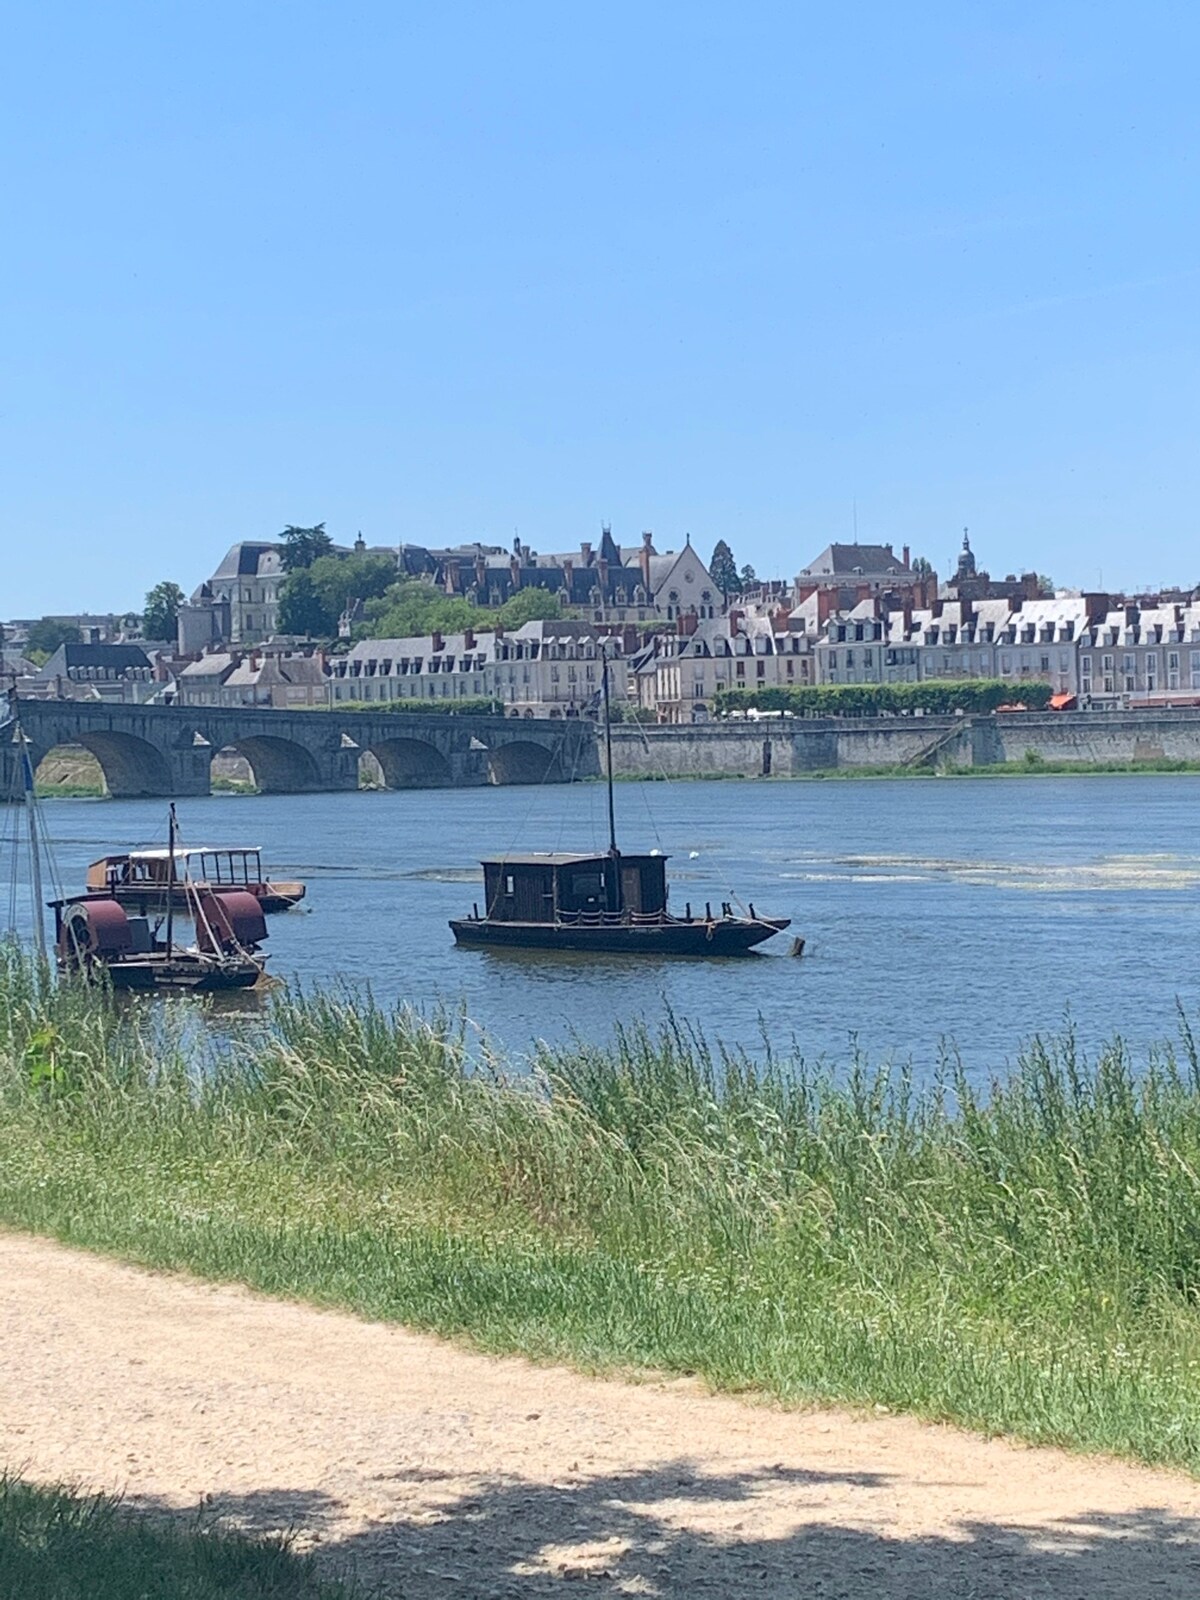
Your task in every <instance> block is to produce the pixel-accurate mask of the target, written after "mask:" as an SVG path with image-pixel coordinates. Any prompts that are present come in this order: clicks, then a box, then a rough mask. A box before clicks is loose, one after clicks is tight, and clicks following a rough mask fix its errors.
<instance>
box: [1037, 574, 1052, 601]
mask: <svg viewBox="0 0 1200 1600" xmlns="http://www.w3.org/2000/svg"><path fill="white" fill-rule="evenodd" d="M1038 596H1039V598H1040V599H1042V600H1053V599H1054V579H1053V578H1052V577H1050V575H1049V574H1048V573H1045V572H1039V573H1038Z"/></svg>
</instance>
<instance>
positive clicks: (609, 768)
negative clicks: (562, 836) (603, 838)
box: [600, 640, 619, 856]
mask: <svg viewBox="0 0 1200 1600" xmlns="http://www.w3.org/2000/svg"><path fill="white" fill-rule="evenodd" d="M606 643H607V640H602V641H601V644H600V682H601V684H602V685H603V687H604V755H605V762H604V766H605V772H606V774H607V777H608V853H609V855H610V856H615V855H617V854H619V852H618V850H617V813H616V808H615V806H614V805H613V762H612V714H611V710H610V707H609V702H608V651H607V650H606V649H605V648H604V646H605V644H606Z"/></svg>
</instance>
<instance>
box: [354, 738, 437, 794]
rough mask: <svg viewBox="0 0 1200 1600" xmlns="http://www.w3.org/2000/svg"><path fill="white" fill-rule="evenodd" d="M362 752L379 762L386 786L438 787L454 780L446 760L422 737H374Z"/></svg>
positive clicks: (403, 787)
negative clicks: (375, 738)
mask: <svg viewBox="0 0 1200 1600" xmlns="http://www.w3.org/2000/svg"><path fill="white" fill-rule="evenodd" d="M363 754H364V755H366V756H374V757H375V760H376V761H377V762H378V763H379V770H380V772H381V773H382V774H383V784H384V788H386V789H442V788H445V787H446V786H447V785H449V784H451V783H452V782H453V781H454V776H453V774H452V772H451V771H450V763H449V762H448V761H447V760H446V758H445V756H444V755H443V754H442V752H441V751H440V750H439V749H438V748H437V746H436V745H432V744H430V743H429V742H428V741H427V740H425V739H400V738H398V739H377V740H376V741H375V742H374V743H373V744H371V745H368V746H367V748H366V749H365V751H364V752H363Z"/></svg>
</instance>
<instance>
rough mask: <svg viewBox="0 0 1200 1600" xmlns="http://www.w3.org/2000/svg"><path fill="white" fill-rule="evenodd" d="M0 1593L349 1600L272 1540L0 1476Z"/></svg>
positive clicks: (23, 1597) (85, 1598) (164, 1599)
mask: <svg viewBox="0 0 1200 1600" xmlns="http://www.w3.org/2000/svg"><path fill="white" fill-rule="evenodd" d="M0 1594H2V1595H5V1596H11V1597H12V1600H18V1597H19V1600H350V1596H349V1591H348V1590H346V1589H345V1588H343V1587H341V1586H340V1585H338V1584H334V1583H327V1582H323V1581H320V1580H318V1578H317V1577H316V1575H315V1573H314V1571H313V1568H312V1565H311V1563H310V1562H309V1561H308V1560H307V1559H306V1558H304V1557H301V1556H297V1555H295V1554H293V1553H292V1552H291V1551H289V1550H288V1548H287V1546H286V1544H285V1543H283V1542H281V1541H278V1540H250V1539H245V1538H242V1537H241V1536H239V1535H238V1534H234V1533H228V1532H222V1531H220V1530H218V1529H214V1528H211V1527H208V1528H206V1527H204V1526H203V1525H202V1524H201V1523H200V1522H199V1520H198V1519H197V1518H196V1517H194V1516H193V1517H179V1516H174V1517H169V1516H164V1515H161V1514H159V1515H153V1516H151V1515H147V1514H145V1513H139V1512H136V1511H132V1510H130V1509H128V1508H127V1507H125V1506H123V1505H121V1503H120V1502H119V1501H116V1500H113V1499H110V1498H109V1497H107V1496H104V1495H90V1494H81V1493H78V1492H75V1491H72V1490H69V1489H62V1488H42V1487H35V1486H34V1485H32V1484H27V1483H22V1482H20V1481H19V1480H17V1479H14V1478H9V1477H4V1476H0Z"/></svg>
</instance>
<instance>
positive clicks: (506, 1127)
mask: <svg viewBox="0 0 1200 1600" xmlns="http://www.w3.org/2000/svg"><path fill="white" fill-rule="evenodd" d="M0 1018H2V1020H0V1117H2V1118H3V1128H4V1132H3V1135H2V1136H0V1217H2V1218H4V1219H5V1220H7V1221H8V1222H9V1223H10V1224H12V1225H16V1226H21V1227H26V1228H30V1229H35V1230H39V1231H43V1232H46V1233H49V1234H53V1235H55V1236H57V1237H59V1238H62V1239H65V1240H69V1241H72V1242H74V1243H77V1244H80V1245H85V1246H89V1247H92V1248H96V1249H100V1250H105V1251H111V1252H113V1253H115V1254H119V1255H121V1256H124V1257H127V1258H129V1259H133V1260H136V1261H142V1262H146V1263H150V1264H153V1265H157V1266H166V1267H180V1268H189V1269H191V1270H192V1271H194V1272H198V1273H200V1274H203V1275H206V1276H209V1277H212V1278H221V1279H232V1280H238V1281H242V1282H245V1283H248V1284H251V1285H253V1286H255V1287H257V1288H259V1289H261V1290H264V1291H266V1292H268V1293H277V1294H286V1295H296V1296H300V1297H304V1298H308V1299H311V1300H314V1301H318V1302H322V1303H326V1304H332V1305H340V1306H345V1307H348V1308H350V1309H352V1310H355V1311H357V1312H360V1313H363V1314H365V1315H367V1316H371V1317H378V1318H385V1319H395V1320H402V1321H405V1322H408V1323H410V1324H414V1325H418V1326H422V1327H426V1328H431V1329H435V1330H437V1331H439V1332H442V1333H446V1334H454V1335H466V1336H469V1337H470V1338H471V1339H473V1340H474V1341H475V1342H476V1343H477V1344H479V1345H480V1346H482V1347H483V1348H486V1349H490V1350H505V1351H512V1350H516V1351H524V1352H525V1353H527V1354H529V1355H530V1356H533V1357H535V1358H539V1359H551V1358H552V1359H562V1360H566V1361H571V1362H574V1363H575V1364H577V1365H579V1366H582V1367H584V1368H587V1369H594V1370H613V1369H617V1370H626V1371H630V1370H632V1371H634V1372H637V1371H642V1370H646V1369H655V1370H667V1371H670V1372H677V1373H695V1374H699V1375H700V1376H702V1377H703V1378H704V1379H705V1380H706V1381H707V1382H708V1383H710V1384H711V1385H712V1386H713V1387H716V1388H721V1389H726V1390H753V1391H758V1392H761V1393H763V1394H767V1395H772V1396H776V1397H778V1398H780V1399H782V1400H784V1401H786V1402H789V1403H802V1402H808V1401H815V1400H834V1401H844V1402H849V1403H852V1404H863V1405H881V1406H885V1407H888V1408H892V1409H904V1410H910V1411H913V1412H916V1413H918V1414H920V1415H923V1416H927V1417H935V1418H952V1419H955V1420H957V1421H960V1422H963V1423H966V1424H969V1425H971V1426H973V1427H977V1428H981V1429H984V1430H988V1431H991V1430H995V1431H1004V1432H1011V1433H1014V1434H1018V1435H1022V1436H1024V1437H1026V1438H1029V1439H1035V1440H1042V1441H1057V1442H1060V1443H1063V1444H1068V1445H1072V1446H1076V1447H1080V1448H1086V1449H1103V1450H1112V1451H1116V1452H1120V1453H1125V1454H1129V1455H1132V1456H1137V1457H1141V1458H1143V1459H1145V1460H1148V1461H1156V1462H1170V1463H1175V1464H1178V1465H1180V1466H1183V1467H1186V1468H1188V1469H1189V1470H1192V1471H1200V1381H1198V1380H1200V1312H1198V1306H1197V1294H1198V1291H1200V1059H1198V1053H1197V1047H1196V1043H1195V1040H1194V1039H1193V1037H1192V1034H1191V1032H1190V1029H1189V1027H1188V1025H1187V1023H1186V1020H1185V1019H1184V1018H1182V1017H1181V1018H1180V1019H1179V1021H1178V1026H1177V1038H1176V1040H1175V1042H1174V1043H1173V1044H1164V1045H1163V1046H1162V1047H1161V1048H1159V1049H1157V1050H1154V1051H1151V1052H1148V1053H1147V1054H1146V1055H1145V1056H1144V1058H1138V1059H1135V1058H1134V1057H1133V1055H1132V1054H1131V1052H1130V1050H1129V1049H1128V1048H1127V1047H1126V1045H1125V1044H1124V1043H1122V1041H1121V1040H1119V1039H1117V1040H1114V1041H1113V1042H1111V1043H1110V1044H1109V1045H1108V1046H1107V1047H1105V1048H1104V1049H1103V1050H1101V1051H1100V1052H1099V1053H1098V1054H1097V1055H1095V1056H1094V1058H1090V1059H1089V1058H1086V1057H1085V1056H1084V1055H1083V1053H1082V1052H1081V1051H1080V1049H1079V1048H1078V1046H1077V1043H1076V1041H1075V1039H1074V1037H1073V1036H1072V1034H1071V1033H1070V1032H1069V1031H1068V1032H1065V1033H1063V1034H1062V1035H1061V1036H1059V1037H1056V1038H1053V1039H1038V1040H1035V1041H1034V1042H1033V1043H1032V1044H1031V1045H1030V1046H1029V1047H1028V1048H1027V1049H1026V1050H1024V1052H1023V1053H1022V1054H1021V1056H1020V1057H1019V1059H1018V1061H1017V1063H1016V1065H1015V1066H1014V1067H1013V1068H1012V1069H1011V1070H1008V1071H1006V1072H1005V1073H1004V1074H1003V1075H999V1076H997V1078H996V1080H995V1081H994V1082H992V1083H991V1084H990V1085H989V1086H988V1087H987V1088H986V1090H985V1091H981V1090H980V1089H979V1088H978V1087H977V1085H976V1084H974V1083H973V1082H972V1081H970V1080H969V1079H968V1078H967V1076H966V1075H965V1074H964V1073H963V1071H962V1070H961V1069H960V1067H959V1066H958V1064H957V1063H956V1062H955V1061H954V1060H953V1059H950V1060H948V1061H947V1062H946V1063H945V1064H944V1068H943V1071H942V1073H941V1074H940V1076H939V1078H938V1080H937V1081H936V1082H935V1083H933V1084H932V1085H931V1086H929V1087H918V1086H917V1085H916V1084H915V1083H914V1082H913V1080H912V1078H911V1077H910V1076H909V1075H908V1074H907V1073H906V1072H903V1071H898V1070H880V1071H875V1070H873V1069H871V1068H870V1067H869V1066H868V1065H867V1064H866V1063H864V1062H862V1061H860V1060H856V1061H851V1062H849V1063H848V1064H847V1066H846V1067H845V1068H844V1070H841V1071H833V1070H825V1069H823V1068H821V1069H818V1068H814V1067H812V1066H809V1065H807V1064H806V1063H804V1062H803V1061H801V1060H799V1059H796V1058H795V1057H793V1056H791V1055H788V1056H786V1057H782V1056H775V1055H773V1054H772V1053H771V1052H770V1050H769V1049H768V1050H766V1052H765V1054H764V1055H763V1057H762V1059H757V1060H751V1059H749V1058H748V1057H746V1056H745V1055H743V1054H741V1053H739V1052H735V1051H729V1050H719V1049H713V1048H710V1046H709V1045H708V1044H706V1043H705V1041H704V1040H702V1039H701V1038H700V1037H698V1036H697V1035H696V1034H695V1033H693V1032H692V1031H691V1030H690V1029H688V1028H686V1027H683V1026H681V1025H679V1024H677V1023H676V1024H671V1025H669V1026H667V1027H665V1028H663V1029H662V1030H660V1031H657V1032H652V1031H649V1030H646V1029H644V1028H638V1027H632V1028H626V1029H623V1030H619V1031H618V1032H617V1034H616V1036H615V1039H614V1042H613V1043H612V1044H611V1046H604V1047H600V1046H595V1045H589V1044H585V1043H577V1044H575V1045H573V1046H571V1047H569V1048H555V1049H550V1048H545V1049H543V1050H541V1051H540V1052H539V1053H538V1055H537V1056H536V1059H535V1061H534V1063H533V1069H532V1071H527V1072H525V1073H523V1074H521V1075H512V1074H510V1073H509V1072H507V1071H506V1069H505V1064H504V1063H503V1062H501V1061H496V1060H485V1062H484V1064H483V1065H482V1066H480V1065H479V1064H478V1060H476V1061H475V1062H474V1064H472V1062H471V1060H470V1059H469V1053H468V1050H467V1048H466V1038H465V1031H464V1030H465V1024H463V1023H462V1022H461V1021H459V1020H456V1019H452V1018H436V1019H433V1020H427V1019H423V1018H421V1017H419V1016H417V1015H415V1014H413V1013H411V1012H408V1011H405V1010H403V1009H397V1010H394V1011H388V1010H385V1009H384V1008H383V1007H381V1006H379V1005H378V1004H376V1003H375V1002H373V1001H372V1000H371V999H370V997H369V996H364V995H354V994H351V993H346V992H338V991H334V990H327V991H322V992H313V993H309V994H302V993H301V994H297V993H287V992H282V993H281V994H279V995H278V997H277V998H275V999H274V1001H273V1003H272V1006H271V1010H270V1014H269V1017H268V1018H267V1020H266V1022H265V1023H264V1024H259V1025H258V1026H256V1027H254V1028H253V1029H248V1030H247V1031H246V1033H245V1034H244V1035H242V1036H239V1037H235V1038H234V1039H233V1041H232V1043H230V1042H229V1041H228V1040H227V1039H226V1040H225V1041H224V1042H222V1041H221V1040H220V1039H218V1038H216V1037H215V1036H213V1035H212V1034H211V1033H209V1032H207V1031H206V1030H205V1029H203V1028H198V1027H197V1025H196V1013H195V1011H194V1010H193V1009H192V1008H191V1007H189V1006H188V1005H187V1004H185V1003H182V1002H181V1003H174V1004H171V1003H169V1004H166V1005H163V1004H150V1005H147V1004H135V1005H132V1006H130V1005H125V1004H118V1003H117V1002H116V1000H115V998H114V997H112V996H110V995H108V994H106V993H105V992H104V991H102V990H95V989H87V988H83V987H80V986H77V985H73V984H61V983H60V984H55V983H52V982H51V981H50V980H49V978H48V977H47V976H46V975H44V974H39V973H38V971H37V970H36V969H35V968H34V967H33V966H32V965H31V964H30V962H29V961H28V960H27V959H24V958H22V957H21V956H20V955H19V954H17V953H16V952H15V951H13V950H11V949H10V950H9V951H8V952H7V953H6V954H5V955H4V956H3V957H2V958H0ZM475 1054H476V1056H477V1054H478V1052H475Z"/></svg>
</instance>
